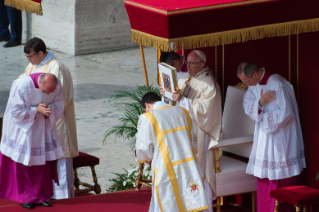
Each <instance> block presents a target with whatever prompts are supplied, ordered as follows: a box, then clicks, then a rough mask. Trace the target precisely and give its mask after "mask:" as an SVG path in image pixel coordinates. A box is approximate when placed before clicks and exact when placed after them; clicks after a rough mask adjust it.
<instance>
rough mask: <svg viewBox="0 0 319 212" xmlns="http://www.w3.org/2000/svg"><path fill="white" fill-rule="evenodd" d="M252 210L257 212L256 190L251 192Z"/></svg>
mask: <svg viewBox="0 0 319 212" xmlns="http://www.w3.org/2000/svg"><path fill="white" fill-rule="evenodd" d="M251 210H252V212H256V191H254V192H252V193H251Z"/></svg>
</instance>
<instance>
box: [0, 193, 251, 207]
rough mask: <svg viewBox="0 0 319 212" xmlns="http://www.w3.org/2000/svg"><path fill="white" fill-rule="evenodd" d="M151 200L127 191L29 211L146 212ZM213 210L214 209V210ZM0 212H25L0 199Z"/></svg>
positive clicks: (147, 196)
mask: <svg viewBox="0 0 319 212" xmlns="http://www.w3.org/2000/svg"><path fill="white" fill-rule="evenodd" d="M150 200H151V190H150V189H143V190H141V191H140V192H137V191H135V190H127V191H122V192H115V193H108V194H98V195H88V196H80V197H76V198H72V199H64V200H52V201H51V203H52V205H53V207H51V208H46V207H43V206H38V207H36V208H35V209H33V210H31V211H39V212H40V211H45V212H47V211H48V212H53V211H54V212H81V211H83V212H84V211H85V212H90V211H94V212H95V211H103V212H108V211H112V212H127V211H130V212H143V211H145V212H147V211H148V208H149V204H150ZM214 210H215V209H214ZM0 211H1V212H20V211H21V212H26V211H30V210H26V209H24V208H23V207H22V206H21V205H20V203H18V202H15V201H11V200H4V199H0ZM246 211H247V212H248V211H249V210H244V209H241V208H238V207H233V208H224V209H222V212H246Z"/></svg>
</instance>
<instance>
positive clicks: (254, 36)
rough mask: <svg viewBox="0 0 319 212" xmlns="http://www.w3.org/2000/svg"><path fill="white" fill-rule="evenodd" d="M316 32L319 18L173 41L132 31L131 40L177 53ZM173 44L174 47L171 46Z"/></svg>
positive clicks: (181, 38)
mask: <svg viewBox="0 0 319 212" xmlns="http://www.w3.org/2000/svg"><path fill="white" fill-rule="evenodd" d="M316 31H319V18H315V19H308V20H301V21H291V22H285V23H278V24H269V25H262V26H255V27H249V28H244V29H236V30H229V31H224V32H216V33H210V34H203V35H194V36H188V37H180V38H173V39H167V38H162V37H158V36H154V35H151V34H147V33H144V32H141V31H138V30H134V29H132V30H131V32H132V35H131V38H132V41H133V42H137V43H140V44H142V45H144V46H150V47H154V48H155V49H161V50H163V51H168V50H174V51H176V50H178V47H179V46H183V48H184V49H196V48H201V47H210V46H219V45H227V44H232V43H241V42H247V41H250V40H258V39H263V38H272V37H282V36H288V35H295V34H299V33H308V32H316ZM171 43H173V44H174V45H172V46H171Z"/></svg>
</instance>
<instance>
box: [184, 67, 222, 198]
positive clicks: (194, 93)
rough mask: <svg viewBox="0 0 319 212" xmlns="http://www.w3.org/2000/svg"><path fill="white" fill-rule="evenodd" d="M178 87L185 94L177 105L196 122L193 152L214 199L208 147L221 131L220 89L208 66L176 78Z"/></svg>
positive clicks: (213, 180)
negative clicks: (195, 142) (197, 71)
mask: <svg viewBox="0 0 319 212" xmlns="http://www.w3.org/2000/svg"><path fill="white" fill-rule="evenodd" d="M187 85H188V86H187ZM178 87H179V88H180V89H181V93H182V94H183V95H185V96H184V97H183V98H182V99H181V101H180V102H179V106H181V107H185V108H186V109H187V110H189V111H190V115H191V117H192V119H193V120H194V121H195V122H196V124H197V136H196V141H197V148H196V153H197V159H198V163H199V168H200V172H201V175H202V177H203V180H205V179H206V180H207V182H208V183H209V185H210V187H211V189H212V191H213V199H214V198H216V192H215V191H216V183H215V164H214V152H213V150H212V149H210V148H211V147H212V146H214V145H216V144H217V143H218V141H219V137H220V133H221V120H222V100H221V92H220V88H219V85H218V83H217V82H216V81H215V79H214V77H213V75H212V71H211V70H209V69H208V68H207V67H205V68H204V69H203V70H202V71H201V72H199V73H198V74H197V75H196V76H195V77H191V76H190V75H189V74H188V73H185V74H183V75H182V76H181V77H180V79H179V80H178ZM205 137H206V140H205ZM209 201H210V200H209Z"/></svg>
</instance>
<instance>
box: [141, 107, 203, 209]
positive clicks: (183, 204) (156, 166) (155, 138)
mask: <svg viewBox="0 0 319 212" xmlns="http://www.w3.org/2000/svg"><path fill="white" fill-rule="evenodd" d="M158 103H159V104H160V102H157V103H156V104H155V105H154V110H152V111H151V112H148V113H144V114H143V115H141V116H140V119H139V123H138V133H137V140H136V155H137V159H138V161H139V162H141V163H142V162H145V161H152V165H151V167H152V170H153V175H152V182H153V183H152V186H153V189H152V201H151V205H150V209H149V211H151V212H163V211H164V212H165V211H167V212H170V211H185V212H186V211H194V212H195V211H201V210H206V209H208V203H207V199H206V195H205V189H204V186H203V182H202V179H201V176H200V173H199V169H198V166H197V163H196V159H195V155H194V150H193V148H192V140H193V139H192V138H193V136H192V121H191V118H190V116H189V114H188V111H187V110H185V109H182V108H180V107H174V106H163V107H156V106H158Z"/></svg>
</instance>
